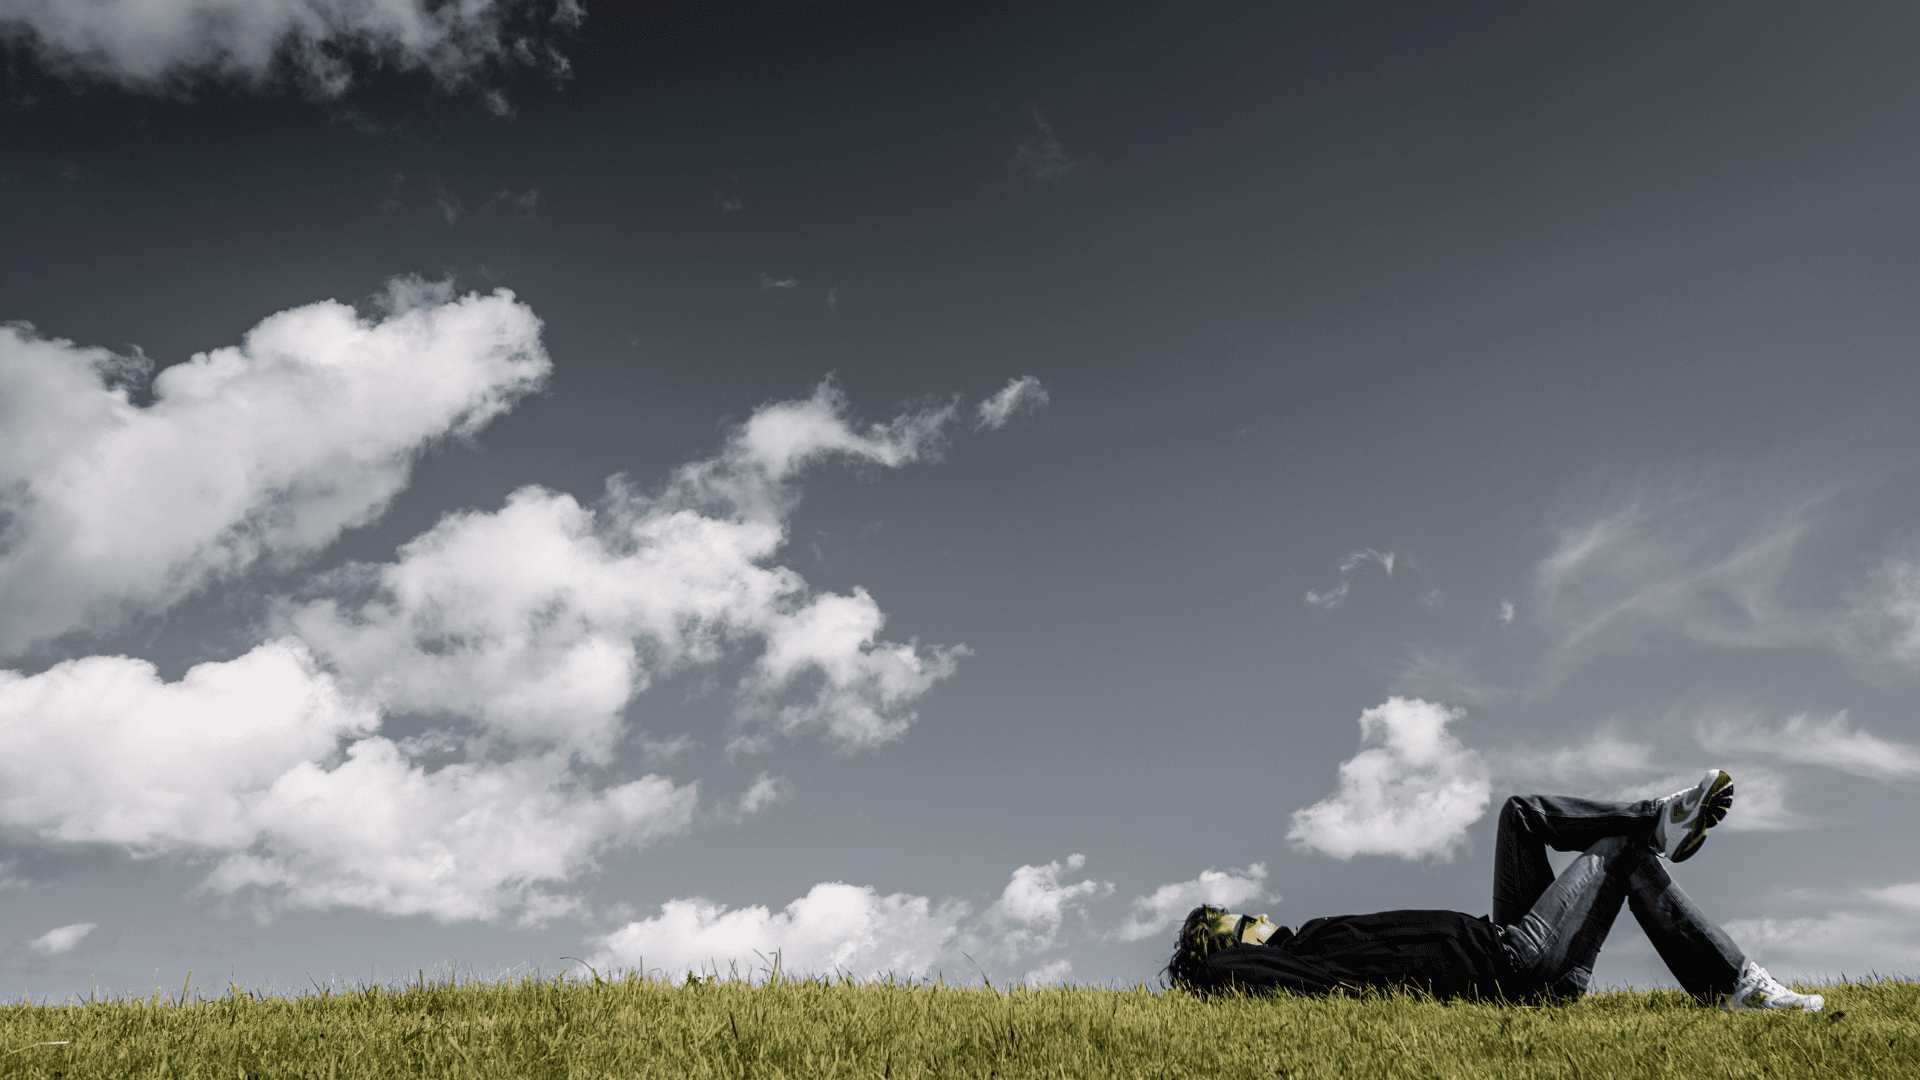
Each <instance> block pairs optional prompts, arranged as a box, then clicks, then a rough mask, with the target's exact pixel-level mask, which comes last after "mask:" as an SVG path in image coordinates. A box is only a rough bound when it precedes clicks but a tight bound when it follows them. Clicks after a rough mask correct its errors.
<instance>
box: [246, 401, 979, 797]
mask: <svg viewBox="0 0 1920 1080" xmlns="http://www.w3.org/2000/svg"><path fill="white" fill-rule="evenodd" d="M952 412H953V410H952V408H951V407H943V408H939V409H935V410H931V411H928V412H922V413H916V414H911V415H907V416H902V417H900V418H898V419H896V420H894V421H893V422H891V423H889V424H883V425H874V426H871V427H867V428H864V429H862V428H857V427H856V426H855V425H853V424H852V423H851V422H850V421H848V420H847V418H846V417H845V415H844V402H843V401H842V399H841V396H840V394H839V392H838V391H837V390H835V389H834V388H833V386H832V385H830V384H823V385H822V386H821V387H820V388H819V390H818V391H817V392H816V393H815V394H814V395H813V396H812V397H810V398H807V399H804V400H800V401H789V402H779V403H775V404H772V405H768V406H765V407H763V408H761V409H760V410H759V411H757V412H756V413H755V414H754V415H753V417H752V418H751V419H749V420H748V421H747V422H746V423H745V424H743V425H741V426H740V427H739V428H738V429H737V430H736V431H735V432H734V433H733V434H732V436H731V438H729V440H728V442H727V444H726V447H725V448H724V449H723V451H722V452H721V453H720V454H719V455H718V456H716V457H714V458H711V459H708V460H705V461H701V462H696V463H694V464H690V465H687V466H684V467H682V468H681V469H680V470H679V471H678V472H677V473H676V474H675V476H674V477H673V478H672V479H671V480H670V481H669V482H668V483H667V484H666V485H665V486H664V487H663V488H662V489H660V490H658V491H655V492H651V493H648V492H643V491H640V490H639V489H637V488H635V487H634V486H632V485H630V484H628V483H626V482H625V481H624V480H622V479H620V478H615V480H614V481H612V482H611V483H610V484H609V491H608V494H607V496H606V497H605V498H604V499H602V500H601V501H600V502H599V503H598V504H597V505H594V506H583V505H581V504H580V503H579V502H578V501H576V500H575V499H574V498H573V497H572V496H570V495H565V494H561V493H558V492H553V491H549V490H546V489H544V488H538V487H529V488H524V489H522V490H520V491H518V492H516V493H514V494H513V495H512V496H511V497H510V498H509V499H508V500H507V504H506V506H505V507H503V508H502V509H500V510H498V511H494V512H490V513H483V512H468V513H461V514H454V515H450V516H449V517H447V518H446V519H444V520H443V521H441V522H440V524H439V525H437V526H435V527H434V528H433V529H432V530H430V531H429V532H427V533H426V534H425V535H423V536H421V537H419V538H418V539H415V540H414V541H412V542H410V543H408V544H407V545H406V546H405V547H403V548H402V549H401V551H400V557H399V559H398V560H397V561H396V562H392V563H388V564H384V565H379V566H371V565H356V566H352V567H348V568H346V569H345V570H343V571H342V572H340V573H339V574H336V575H334V576H333V578H332V579H330V581H329V582H328V586H329V587H330V588H332V589H334V590H336V592H337V593H338V594H339V595H334V596H327V597H323V598H320V599H315V600H311V601H309V602H307V603H304V604H298V605H287V606H285V607H284V608H283V609H282V611H281V614H280V616H279V621H280V623H281V625H283V626H284V627H285V628H286V629H287V631H288V632H290V633H293V634H297V635H298V636H299V637H300V638H301V639H302V640H304V641H306V642H308V643H309V644H311V645H312V647H313V648H314V649H315V650H316V652H318V653H319V654H320V655H321V656H322V657H323V658H325V660H326V661H327V662H328V663H329V664H330V665H331V666H332V667H333V668H334V669H335V670H337V671H338V672H340V673H341V674H342V676H343V677H344V678H345V679H346V681H347V682H348V684H349V685H351V686H353V687H354V688H355V690H356V691H357V692H359V693H361V694H365V695H369V696H372V697H374V698H377V699H378V700H380V701H382V702H383V703H385V705H386V706H387V707H388V708H389V709H392V710H395V711H399V712H419V713H445V712H451V713H455V714H457V715H458V717H459V718H460V721H461V724H462V725H463V726H462V727H461V729H460V730H461V731H462V732H463V733H464V734H466V735H469V736H472V737H473V738H476V739H480V740H483V741H484V742H486V743H487V744H489V745H512V746H520V747H535V748H556V749H558V750H562V751H565V752H568V753H572V754H576V755H579V756H580V757H581V758H583V759H585V760H589V761H594V762H604V761H606V760H608V759H609V757H610V755H611V754H612V753H613V750H614V747H615V744H616V742H617V740H618V738H619V736H620V734H621V732H622V730H623V729H622V721H621V715H622V710H623V709H624V707H625V706H626V704H627V702H628V701H629V700H631V699H632V698H633V697H634V695H636V694H638V693H640V692H641V691H644V690H645V689H646V688H647V687H648V686H649V685H651V684H652V682H653V681H654V680H656V679H657V678H659V677H661V676H663V675H666V674H669V673H672V672H675V671H678V670H681V669H684V668H686V667H689V666H691V665H698V664H710V663H713V662H715V661H718V660H720V659H722V658H723V657H727V656H730V655H734V654H736V653H739V652H741V651H742V650H743V649H744V648H745V647H747V646H758V652H757V655H755V656H754V658H753V660H752V662H751V664H750V665H749V668H748V671H747V673H746V675H745V676H744V677H743V679H742V680H741V681H740V683H739V686H738V688H737V692H736V701H735V706H736V707H735V716H736V719H737V720H738V722H739V724H740V725H741V727H740V730H739V733H738V734H737V737H736V740H735V745H736V747H737V748H741V749H749V750H752V749H760V748H764V747H765V746H767V745H768V740H769V739H770V738H771V737H772V736H774V735H778V734H783V733H784V734H788V735H792V734H801V733H805V732H809V731H812V732H819V733H821V734H823V735H825V736H826V737H827V738H828V739H829V740H831V741H832V742H834V743H836V744H838V745H840V746H842V747H846V748H850V749H852V748H860V747H868V746H874V745H878V744H880V743H883V742H886V741H888V740H890V739H893V738H896V737H898V736H899V735H900V734H901V733H903V732H904V731H905V730H906V729H907V727H908V725H909V724H910V723H911V722H912V720H913V719H914V716H915V712H914V710H913V708H912V706H913V703H914V702H915V701H916V700H917V699H918V698H920V697H921V696H922V695H923V694H925V693H926V692H927V690H928V689H930V688H931V687H932V686H933V685H934V684H935V683H936V682H938V681H939V680H941V679H943V678H946V677H947V676H948V675H950V674H951V673H952V672H953V671H954V669H955V665H956V663H957V661H958V658H959V657H960V656H961V655H962V654H963V652H964V650H962V649H960V648H957V647H955V648H923V647H921V646H919V645H917V644H915V643H912V642H907V643H899V642H888V641H884V640H881V639H880V638H879V636H878V635H879V633H880V630H881V627H882V626H883V624H884V623H885V616H884V614H883V613H882V612H881V611H880V608H879V605H878V604H877V603H876V602H875V601H874V599H873V598H872V596H870V595H869V594H868V593H867V592H866V591H865V590H864V589H858V588H856V589H854V590H852V591H851V592H850V593H847V594H838V593H815V592H813V591H812V590H810V589H809V588H808V587H807V584H806V582H805V580H804V579H802V578H801V577H800V575H799V574H797V573H795V572H794V571H793V570H791V569H789V568H787V567H784V566H780V565H777V564H773V563H772V561H771V560H772V559H773V557H774V556H775V554H776V553H777V552H778V551H779V550H780V548H781V547H782V546H783V545H784V544H785V542H786V539H787V529H786V516H787V514H788V513H789V512H790V511H791V510H792V508H793V505H794V502H795V500H796V499H797V489H796V487H795V486H794V481H795V480H796V478H797V476H798V473H799V472H800V470H801V469H803V468H805V467H806V466H807V465H809V464H810V463H813V462H816V461H820V460H823V459H830V458H840V459H845V460H853V461H860V462H868V463H873V464H878V465H901V464H905V463H907V462H909V461H913V460H916V459H918V458H920V457H922V456H924V455H926V454H928V453H930V452H931V451H932V449H933V448H934V446H935V445H936V441H937V438H938V436H939V433H940V432H941V430H942V429H943V428H944V426H945V425H946V424H947V422H948V421H949V420H950V419H951V417H952Z"/></svg>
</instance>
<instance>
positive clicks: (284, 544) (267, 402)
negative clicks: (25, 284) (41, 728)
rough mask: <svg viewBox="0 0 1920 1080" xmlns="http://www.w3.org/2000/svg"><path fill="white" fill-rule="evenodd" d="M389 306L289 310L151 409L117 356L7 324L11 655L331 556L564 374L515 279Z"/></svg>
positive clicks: (187, 366) (3, 498) (169, 387)
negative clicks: (432, 467)
mask: <svg viewBox="0 0 1920 1080" xmlns="http://www.w3.org/2000/svg"><path fill="white" fill-rule="evenodd" d="M388 303H389V305H390V309H391V310H390V312H389V314H388V315H387V316H386V317H384V318H381V319H377V320H376V319H366V318H361V317H359V316H357V315H356V314H355V313H354V312H353V310H352V309H351V308H348V307H347V306H345V305H343V304H338V303H334V302H331V301H328V302H325V303H319V304H310V305H307V306H306V307H301V308H295V309H292V310H290V311H283V312H281V313H280V314H278V315H274V316H271V317H269V318H267V319H265V320H263V321H262V322H261V323H260V324H259V325H258V326H256V327H254V328H253V329H252V330H251V331H249V332H248V333H247V335H246V337H245V338H244V339H243V340H242V342H241V344H240V345H239V346H236V347H228V348H223V349H217V350H214V351H213V352H209V353H201V354H198V355H196V356H194V357H193V358H192V359H191V360H189V361H187V362H186V363H183V364H177V365H175V366H173V367H170V368H167V369H166V370H165V371H162V372H161V373H160V375H159V376H158V377H157V378H155V379H154V381H153V397H154V400H153V403H152V404H151V405H148V406H145V407H140V406H137V405H135V404H133V403H132V401H131V400H130V398H129V395H128V393H127V391H126V389H125V387H124V386H123V385H116V383H117V382H119V381H120V380H116V379H113V378H103V377H102V372H103V368H105V369H111V368H113V367H114V366H115V365H114V358H113V357H112V356H111V355H110V354H108V353H106V352H104V351H103V350H99V349H88V348H82V347H79V346H75V345H74V344H72V343H71V342H67V341H60V340H45V339H41V338H37V337H35V336H33V335H32V334H31V333H30V332H28V331H27V330H26V329H25V328H23V327H20V326H17V325H16V326H10V327H5V328H0V433H4V434H0V522H4V532H3V533H0V612H4V614H0V655H6V654H9V653H15V652H18V651H19V650H20V649H22V648H23V647H25V646H27V645H29V644H30V643H32V642H34V641H38V640H44V639H47V638H50V637H53V636H56V635H59V634H62V633H65V632H68V631H71V630H76V629H87V630H96V631H98V630H106V629H111V628H112V627H114V626H115V625H118V624H119V623H120V622H121V621H122V620H123V619H125V618H126V617H127V616H129V615H132V614H138V613H144V612H155V611H160V610H163V609H165V608H166V607H168V606H170V605H171V604H173V603H175V602H177V601H178V600H180V599H182V598H183V597H185V596H187V595H188V594H190V593H192V592H193V591H195V590H196V589H199V588H201V587H203V586H205V585H206V584H208V583H209V582H212V581H217V580H222V579H230V578H232V577H233V576H235V575H237V574H239V573H240V572H242V571H244V570H246V569H247V568H249V567H251V566H253V565H255V564H258V563H260V562H262V561H268V562H282V563H283V562H286V561H288V560H291V559H296V558H299V557H301V556H304V555H309V554H311V553H313V552H315V551H317V550H319V549H320V548H322V547H324V546H325V545H327V544H328V543H330V542H331V541H332V540H333V539H334V538H335V537H337V536H338V535H339V534H340V533H341V531H342V530H344V529H348V528H352V527H354V526H358V525H363V524H366V523H368V522H370V521H372V520H373V519H375V518H376V517H378V516H379V514H380V513H381V512H382V511H383V510H384V509H385V508H386V506H387V504H388V502H389V501H391V500H392V498H393V497H394V496H395V495H396V494H398V493H399V491H400V490H401V489H402V488H403V487H404V486H405V485H406V483H407V479H408V476H409V474H410V472H411V469H412V463H413V460H414V458H415V456H416V455H417V454H418V453H419V452H420V450H421V449H422V448H423V447H424V446H426V445H428V444H430V443H431V442H433V441H434V440H436V439H440V438H444V437H447V436H449V435H456V436H457V435H470V434H472V433H474V432H477V431H478V430H479V429H480V428H481V427H483V426H484V425H485V424H486V423H487V422H489V421H490V420H492V419H493V418H494V417H496V416H498V415H500V414H501V413H503V412H505V411H506V410H507V409H509V408H511V407H512V405H513V403H514V402H515V401H516V400H518V399H519V398H520V397H521V396H522V395H524V394H526V393H528V392H529V391H531V390H533V389H535V388H537V387H538V386H539V385H540V384H541V382H542V380H543V379H544V378H545V377H546V375H547V372H548V370H549V368H550V366H551V365H550V363H549V361H548V359H547V355H546V353H545V351H544V350H543V349H542V348H541V346H540V340H539V334H540V322H539V320H538V319H536V318H535V317H534V316H533V313H532V312H531V311H529V310H528V309H527V308H526V307H525V306H524V305H522V304H519V303H517V302H516V301H515V300H514V298H513V294H512V293H509V292H507V291H506V290H499V291H497V292H495V293H494V294H493V295H491V296H484V297H483V296H477V295H468V296H465V297H461V298H458V299H455V298H452V297H451V296H450V295H447V294H446V293H445V292H444V291H441V292H439V293H435V292H434V291H432V290H431V289H430V288H428V287H425V286H422V285H420V284H419V283H417V282H405V281H402V282H397V283H396V284H395V286H394V288H393V290H392V291H391V292H390V294H389V297H388ZM122 366H124V365H122ZM109 373H110V372H109Z"/></svg>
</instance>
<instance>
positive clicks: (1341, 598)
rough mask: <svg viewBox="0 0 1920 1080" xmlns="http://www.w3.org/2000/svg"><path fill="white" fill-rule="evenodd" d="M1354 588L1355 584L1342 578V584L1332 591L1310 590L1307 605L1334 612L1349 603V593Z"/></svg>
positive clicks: (1306, 598)
mask: <svg viewBox="0 0 1920 1080" xmlns="http://www.w3.org/2000/svg"><path fill="white" fill-rule="evenodd" d="M1352 588H1353V582H1351V581H1349V580H1347V579H1346V578H1341V579H1340V584H1338V585H1335V586H1334V587H1333V588H1331V589H1325V590H1321V591H1318V592H1316V591H1315V590H1313V589H1308V590H1307V595H1306V597H1305V600H1306V601H1307V603H1309V604H1312V605H1313V606H1314V607H1317V608H1325V609H1326V610H1328V611H1332V610H1333V609H1334V608H1337V607H1339V606H1340V605H1341V604H1344V603H1346V602H1347V593H1348V591H1349V590H1351V589H1352Z"/></svg>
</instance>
